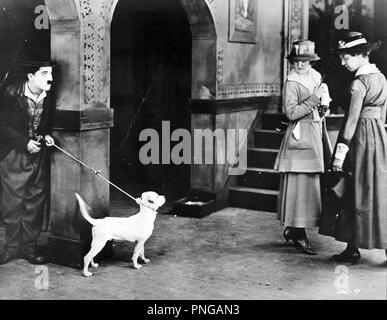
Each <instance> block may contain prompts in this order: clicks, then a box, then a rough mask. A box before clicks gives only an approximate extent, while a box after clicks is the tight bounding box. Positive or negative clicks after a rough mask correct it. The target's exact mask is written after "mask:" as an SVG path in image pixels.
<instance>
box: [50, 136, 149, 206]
mask: <svg viewBox="0 0 387 320" xmlns="http://www.w3.org/2000/svg"><path fill="white" fill-rule="evenodd" d="M52 146H53V147H55V148H57V149H58V150H59V151H62V152H63V153H64V154H65V155H67V156H68V157H70V158H71V159H73V160H74V161H76V162H78V163H79V164H81V165H82V166H84V167H85V168H87V169H89V170H90V171H91V172H92V173H93V174H95V175H96V176H98V177H100V178H101V179H102V180H104V181H105V182H107V183H109V184H110V185H112V186H113V187H114V188H116V189H118V190H119V191H121V192H122V193H123V194H125V195H126V196H127V197H129V198H131V199H133V200H134V201H135V202H136V203H137V199H136V198H135V197H133V196H131V195H130V194H129V193H127V192H126V191H124V190H122V189H121V188H120V187H119V186H117V185H116V184H114V183H113V182H111V181H109V180H108V179H106V178H105V177H104V176H103V175H101V173H100V172H101V170H95V169H93V168H91V167H89V166H88V165H87V164H85V163H83V162H82V161H81V160H79V159H77V158H76V157H74V156H73V155H72V154H70V153H69V152H67V151H66V150H63V149H62V148H61V147H59V146H58V145H56V144H55V143H54V144H53V145H52ZM137 204H138V203H137ZM141 205H142V206H144V207H147V208H148V209H151V210H153V211H156V210H155V209H153V208H151V207H150V206H147V205H146V204H143V203H141Z"/></svg>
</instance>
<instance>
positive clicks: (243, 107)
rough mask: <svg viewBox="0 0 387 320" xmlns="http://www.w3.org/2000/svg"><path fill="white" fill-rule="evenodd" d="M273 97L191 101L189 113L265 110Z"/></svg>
mask: <svg viewBox="0 0 387 320" xmlns="http://www.w3.org/2000/svg"><path fill="white" fill-rule="evenodd" d="M271 99H272V97H254V98H244V99H229V100H199V99H191V100H190V101H189V112H191V113H202V114H203V113H204V114H222V113H232V112H243V111H248V110H256V109H264V108H265V107H266V106H267V105H268V104H269V103H270V101H271Z"/></svg>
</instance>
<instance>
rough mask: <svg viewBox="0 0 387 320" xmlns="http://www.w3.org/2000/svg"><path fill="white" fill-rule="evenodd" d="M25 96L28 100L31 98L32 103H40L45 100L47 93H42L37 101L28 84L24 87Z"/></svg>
mask: <svg viewBox="0 0 387 320" xmlns="http://www.w3.org/2000/svg"><path fill="white" fill-rule="evenodd" d="M24 95H25V96H26V97H28V98H30V99H31V100H32V101H34V102H35V103H38V102H39V101H41V100H43V99H44V98H45V97H46V96H47V93H46V91H44V90H43V91H42V92H41V93H40V94H39V96H38V98H37V99H36V96H35V95H34V94H33V93H32V92H31V90H30V88H29V87H28V84H27V82H26V83H25V85H24Z"/></svg>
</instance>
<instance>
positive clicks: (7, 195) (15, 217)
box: [0, 149, 49, 254]
mask: <svg viewBox="0 0 387 320" xmlns="http://www.w3.org/2000/svg"><path fill="white" fill-rule="evenodd" d="M48 165H49V163H48V153H47V152H46V150H45V149H42V151H41V152H39V153H37V154H33V155H32V154H30V153H28V152H27V151H23V152H18V151H16V150H15V149H14V150H12V151H11V152H10V153H9V154H8V155H7V156H6V157H5V158H4V159H3V160H2V161H1V162H0V176H1V179H0V183H1V189H2V193H1V202H0V203H1V211H2V213H3V218H4V224H5V245H4V248H5V250H6V251H9V252H12V253H15V254H17V253H20V251H22V253H30V252H34V251H35V250H36V247H37V240H38V237H39V234H40V232H41V230H42V224H43V214H44V205H45V200H46V195H47V186H48V177H49V167H48Z"/></svg>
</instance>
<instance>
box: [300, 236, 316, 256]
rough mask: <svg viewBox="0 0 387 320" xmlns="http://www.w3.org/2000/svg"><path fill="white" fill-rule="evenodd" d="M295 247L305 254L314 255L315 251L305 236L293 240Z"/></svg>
mask: <svg viewBox="0 0 387 320" xmlns="http://www.w3.org/2000/svg"><path fill="white" fill-rule="evenodd" d="M295 245H296V247H297V248H298V249H299V250H301V251H302V252H303V253H305V254H310V255H316V254H317V252H316V251H315V250H314V249H313V248H312V246H311V245H310V243H309V240H308V239H307V238H305V239H298V240H297V241H296V242H295Z"/></svg>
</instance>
